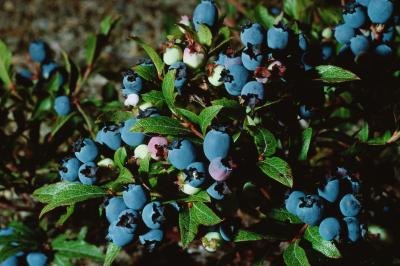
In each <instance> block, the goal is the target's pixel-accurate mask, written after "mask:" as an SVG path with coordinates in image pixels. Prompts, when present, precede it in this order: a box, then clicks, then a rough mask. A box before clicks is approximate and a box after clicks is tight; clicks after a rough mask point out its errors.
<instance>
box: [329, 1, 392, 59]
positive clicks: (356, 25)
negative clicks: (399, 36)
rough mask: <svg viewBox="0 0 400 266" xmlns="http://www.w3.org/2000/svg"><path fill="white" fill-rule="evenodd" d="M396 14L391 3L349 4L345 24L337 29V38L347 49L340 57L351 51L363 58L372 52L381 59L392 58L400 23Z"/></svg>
mask: <svg viewBox="0 0 400 266" xmlns="http://www.w3.org/2000/svg"><path fill="white" fill-rule="evenodd" d="M395 10H396V6H395V3H394V1H391V0H367V1H364V0H357V1H355V2H350V3H348V4H346V6H345V7H344V11H343V21H344V23H343V24H341V25H339V26H337V27H336V29H335V38H336V40H337V41H338V42H339V43H340V44H342V45H343V47H342V48H341V51H340V53H344V52H346V51H351V52H352V53H353V54H354V55H355V56H359V55H362V54H366V53H368V52H370V51H371V52H373V54H375V55H378V56H380V57H388V56H390V55H391V54H392V47H391V45H390V44H391V42H392V41H393V40H394V37H395V26H396V25H397V24H398V22H399V21H398V18H399V17H398V15H395V14H396V11H395Z"/></svg>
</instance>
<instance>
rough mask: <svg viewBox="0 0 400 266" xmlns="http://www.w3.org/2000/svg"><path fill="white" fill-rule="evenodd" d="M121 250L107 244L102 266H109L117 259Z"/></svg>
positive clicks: (111, 244) (112, 244)
mask: <svg viewBox="0 0 400 266" xmlns="http://www.w3.org/2000/svg"><path fill="white" fill-rule="evenodd" d="M120 251H121V248H120V247H119V246H117V245H115V244H114V243H108V246H107V251H106V259H105V260H104V264H103V265H104V266H111V265H112V263H113V261H114V260H115V259H116V258H117V256H118V254H119V252H120Z"/></svg>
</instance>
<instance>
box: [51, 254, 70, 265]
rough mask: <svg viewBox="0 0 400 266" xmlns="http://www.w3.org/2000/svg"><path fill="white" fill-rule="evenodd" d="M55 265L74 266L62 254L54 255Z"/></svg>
mask: <svg viewBox="0 0 400 266" xmlns="http://www.w3.org/2000/svg"><path fill="white" fill-rule="evenodd" d="M53 263H54V265H55V266H72V263H71V261H70V258H68V257H66V256H64V255H63V254H62V253H61V252H57V253H56V254H55V255H54V260H53Z"/></svg>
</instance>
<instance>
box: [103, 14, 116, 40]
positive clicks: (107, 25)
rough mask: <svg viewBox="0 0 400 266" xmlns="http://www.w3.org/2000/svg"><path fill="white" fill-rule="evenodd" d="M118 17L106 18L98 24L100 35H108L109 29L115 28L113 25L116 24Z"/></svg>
mask: <svg viewBox="0 0 400 266" xmlns="http://www.w3.org/2000/svg"><path fill="white" fill-rule="evenodd" d="M119 18H120V17H118V16H111V15H109V16H106V17H105V18H104V19H103V20H102V21H101V22H100V33H101V34H103V35H106V36H107V35H109V34H110V31H111V29H112V28H113V27H114V26H115V24H116V23H117V22H118V20H119Z"/></svg>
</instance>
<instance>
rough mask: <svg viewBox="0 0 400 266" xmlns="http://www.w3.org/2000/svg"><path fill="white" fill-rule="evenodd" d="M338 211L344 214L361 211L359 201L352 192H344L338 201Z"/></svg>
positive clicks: (355, 214) (356, 213)
mask: <svg viewBox="0 0 400 266" xmlns="http://www.w3.org/2000/svg"><path fill="white" fill-rule="evenodd" d="M339 207H340V212H341V213H342V214H343V215H344V216H351V217H353V216H357V215H358V214H359V213H360V211H361V203H360V202H359V201H358V200H357V199H356V197H354V195H353V194H346V195H344V196H343V198H342V199H341V200H340V203H339Z"/></svg>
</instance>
